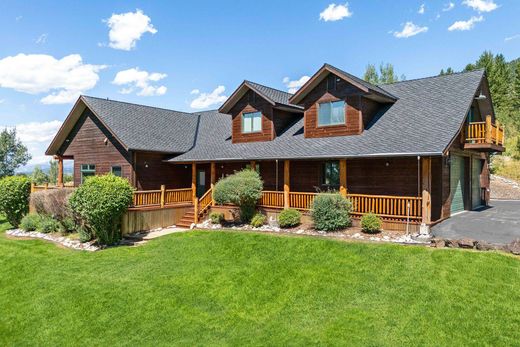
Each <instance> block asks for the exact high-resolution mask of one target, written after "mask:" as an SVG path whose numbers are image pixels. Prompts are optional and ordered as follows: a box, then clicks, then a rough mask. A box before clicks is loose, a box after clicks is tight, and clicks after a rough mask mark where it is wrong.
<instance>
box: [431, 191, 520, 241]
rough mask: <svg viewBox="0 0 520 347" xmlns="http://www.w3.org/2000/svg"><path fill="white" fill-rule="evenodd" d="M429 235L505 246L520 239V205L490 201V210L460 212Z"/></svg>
mask: <svg viewBox="0 0 520 347" xmlns="http://www.w3.org/2000/svg"><path fill="white" fill-rule="evenodd" d="M432 234H433V236H435V237H442V238H446V239H462V238H470V239H473V240H482V241H487V242H490V243H494V244H508V243H510V242H512V241H514V240H516V239H520V201H518V200H515V201H505V200H491V202H490V206H489V207H486V208H482V209H480V210H477V211H468V212H463V213H461V214H457V215H455V216H453V217H451V218H449V219H447V220H445V221H444V222H442V223H439V224H437V225H436V226H434V227H433V228H432Z"/></svg>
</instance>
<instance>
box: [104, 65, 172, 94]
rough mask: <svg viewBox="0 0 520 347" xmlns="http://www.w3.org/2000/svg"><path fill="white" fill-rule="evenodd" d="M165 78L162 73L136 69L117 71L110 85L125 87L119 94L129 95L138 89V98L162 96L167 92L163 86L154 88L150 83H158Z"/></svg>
mask: <svg viewBox="0 0 520 347" xmlns="http://www.w3.org/2000/svg"><path fill="white" fill-rule="evenodd" d="M166 76H167V75H166V74H164V73H159V72H153V73H149V72H148V71H144V70H139V68H138V67H136V68H132V69H128V70H123V71H119V72H118V73H117V74H116V77H115V78H114V80H113V81H112V83H113V84H115V85H118V86H125V88H123V89H121V90H120V91H119V92H120V93H121V94H130V93H132V92H133V91H134V90H135V89H139V91H138V92H137V95H139V96H153V95H164V94H165V93H166V90H167V88H166V87H165V86H154V85H151V84H150V83H151V82H158V81H160V80H162V79H163V78H165V77H166Z"/></svg>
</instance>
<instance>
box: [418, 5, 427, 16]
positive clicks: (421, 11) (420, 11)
mask: <svg viewBox="0 0 520 347" xmlns="http://www.w3.org/2000/svg"><path fill="white" fill-rule="evenodd" d="M424 12H426V5H425V4H422V5H421V7H419V10H418V11H417V13H419V14H424Z"/></svg>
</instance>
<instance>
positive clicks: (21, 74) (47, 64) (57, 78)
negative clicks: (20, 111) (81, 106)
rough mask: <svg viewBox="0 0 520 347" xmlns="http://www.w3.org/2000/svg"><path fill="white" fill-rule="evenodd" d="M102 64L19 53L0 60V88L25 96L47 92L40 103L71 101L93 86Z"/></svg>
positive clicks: (70, 58)
mask: <svg viewBox="0 0 520 347" xmlns="http://www.w3.org/2000/svg"><path fill="white" fill-rule="evenodd" d="M105 67H106V66H105V65H91V64H84V63H83V61H82V59H81V56H80V55H79V54H71V55H68V56H66V57H63V58H61V59H56V58H54V57H53V56H50V55H46V54H23V53H20V54H18V55H16V56H9V57H6V58H3V59H0V87H2V88H9V89H14V90H16V91H19V92H23V93H28V94H40V93H49V92H50V94H49V95H47V96H45V97H44V98H42V99H41V100H40V101H41V102H42V103H44V104H66V103H72V102H74V101H75V100H76V99H77V98H78V97H79V95H80V94H81V93H83V92H85V91H87V90H89V89H92V88H94V87H95V85H96V84H97V82H98V81H99V75H98V72H99V71H100V70H102V69H104V68H105Z"/></svg>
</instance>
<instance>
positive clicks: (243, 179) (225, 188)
mask: <svg viewBox="0 0 520 347" xmlns="http://www.w3.org/2000/svg"><path fill="white" fill-rule="evenodd" d="M262 189H263V182H262V180H261V179H260V175H259V174H258V173H257V172H256V171H253V170H250V169H245V170H242V171H239V172H237V173H235V174H233V175H230V176H227V177H225V178H223V179H221V180H220V181H218V182H217V184H216V185H215V192H214V193H213V197H214V199H215V201H216V202H217V203H218V204H221V205H222V204H234V205H236V206H238V207H239V208H240V219H241V220H242V222H243V223H248V222H249V221H250V220H251V218H252V217H253V215H254V213H255V206H256V203H257V202H258V200H259V199H260V198H261V197H262Z"/></svg>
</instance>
